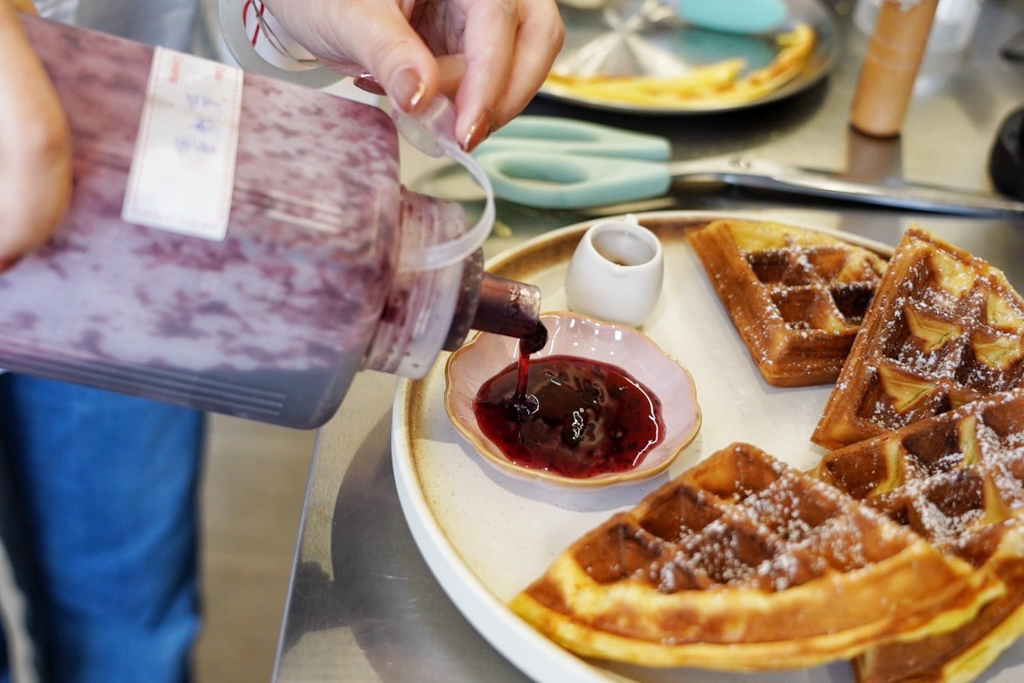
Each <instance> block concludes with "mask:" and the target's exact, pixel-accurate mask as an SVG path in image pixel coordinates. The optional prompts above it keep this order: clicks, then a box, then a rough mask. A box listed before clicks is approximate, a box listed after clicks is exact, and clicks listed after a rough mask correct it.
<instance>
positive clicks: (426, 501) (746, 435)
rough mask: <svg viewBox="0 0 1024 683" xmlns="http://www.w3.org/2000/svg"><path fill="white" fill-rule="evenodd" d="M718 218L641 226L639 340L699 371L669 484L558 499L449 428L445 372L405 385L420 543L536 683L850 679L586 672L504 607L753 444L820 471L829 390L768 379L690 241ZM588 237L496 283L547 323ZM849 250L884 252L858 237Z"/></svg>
mask: <svg viewBox="0 0 1024 683" xmlns="http://www.w3.org/2000/svg"><path fill="white" fill-rule="evenodd" d="M711 217H712V216H709V215H708V214H697V213H680V212H673V213H662V214H647V215H641V216H640V220H641V223H642V224H644V225H646V226H647V227H649V228H651V229H652V230H653V231H654V232H655V233H656V234H657V235H658V236H659V237H660V238H661V240H662V244H663V246H664V251H665V283H664V290H663V292H662V297H661V300H660V302H659V304H658V306H657V308H656V309H655V311H654V313H653V314H652V316H651V318H650V320H649V321H648V323H647V324H646V325H645V327H644V331H645V332H646V333H647V334H648V335H650V337H651V338H652V339H653V340H654V341H655V342H656V343H657V344H658V345H659V346H660V347H661V348H662V349H663V350H664V351H665V352H666V353H669V354H671V355H672V356H674V357H676V358H678V359H679V360H680V361H681V362H682V363H683V364H684V365H685V366H686V367H687V368H688V369H689V370H690V372H691V374H692V375H693V379H694V382H695V384H696V387H697V399H698V401H699V403H700V406H701V411H702V416H703V424H702V427H701V431H700V433H699V434H698V435H697V438H696V439H694V441H693V442H692V443H691V444H690V445H689V446H688V447H687V448H686V449H685V450H684V451H683V452H682V454H681V455H680V456H679V457H678V458H677V459H676V461H675V462H674V463H673V465H672V466H671V467H670V468H669V470H668V472H667V473H665V474H662V475H659V476H657V477H655V478H653V479H650V480H647V481H644V482H640V483H637V484H631V485H621V486H615V487H612V488H608V489H599V490H594V491H590V490H580V491H559V490H555V489H552V488H549V487H544V486H540V485H538V484H536V483H532V482H527V481H522V480H518V479H514V478H512V477H509V476H508V475H505V474H503V473H501V472H499V471H497V470H496V469H495V468H494V467H492V466H491V465H489V464H487V463H486V462H484V461H483V458H482V456H480V455H479V454H478V453H477V452H476V451H475V449H473V448H472V447H471V446H470V445H469V444H467V443H466V442H465V440H464V439H463V438H462V437H461V436H459V434H458V432H457V431H456V430H455V427H453V426H452V424H451V422H450V420H449V419H448V416H447V414H446V412H445V406H444V389H445V378H444V362H443V361H444V359H442V360H441V362H438V363H437V364H436V365H435V367H434V369H433V370H432V371H431V372H430V374H429V375H428V376H427V377H426V378H425V379H423V380H421V381H419V382H411V381H403V382H401V383H400V384H399V388H398V393H397V394H396V397H395V404H394V416H393V425H392V456H393V463H394V468H395V479H396V483H397V487H398V494H399V499H400V501H401V504H402V509H403V511H404V513H405V517H406V520H407V522H408V524H409V527H410V529H411V531H412V534H413V537H414V538H415V540H416V543H417V545H418V547H419V549H420V551H421V552H422V554H423V556H424V558H425V560H426V562H427V564H428V565H429V566H430V568H431V570H432V571H433V572H434V575H435V576H436V577H437V580H438V581H439V583H440V584H441V586H442V587H443V588H444V590H445V592H446V593H447V594H448V595H449V597H451V599H452V601H453V602H454V603H455V605H456V606H457V607H458V608H459V609H460V611H462V613H463V614H464V615H465V616H466V618H467V619H468V620H469V621H470V623H472V624H473V626H474V627H475V628H476V629H477V630H478V631H479V632H480V633H481V634H482V635H483V636H484V637H485V638H486V639H487V640H488V641H489V642H490V643H491V644H492V645H494V646H495V647H496V648H497V649H498V650H499V651H500V652H501V653H502V654H503V655H505V656H506V657H507V658H508V659H509V660H510V661H511V662H512V663H513V664H515V665H516V666H517V667H519V668H520V669H521V670H522V671H524V672H525V673H526V674H527V675H528V676H530V677H531V678H533V679H535V680H537V681H542V682H544V683H567V682H571V681H587V682H592V681H604V680H613V681H638V682H641V683H655V682H657V683H660V682H662V681H666V682H667V681H676V682H678V681H682V680H685V681H686V682H687V683H724V682H725V681H758V682H762V681H763V682H766V683H782V682H783V681H786V682H789V681H796V682H800V681H805V682H811V681H813V682H818V683H821V682H824V681H830V682H840V681H842V682H852V681H853V680H854V679H853V675H852V672H851V670H850V667H849V666H848V665H847V664H846V663H845V662H838V663H835V664H832V665H830V666H828V667H820V668H817V669H806V670H800V671H784V672H778V673H774V674H752V675H743V674H729V673H718V672H710V671H700V670H692V669H687V670H680V669H664V670H658V669H647V668H642V667H631V666H624V665H619V664H614V663H609V662H602V661H598V660H583V659H580V658H578V657H576V656H575V655H572V654H570V653H568V652H567V651H565V650H563V649H562V648H560V647H559V646H557V645H555V644H554V643H553V642H551V641H549V640H548V639H546V638H545V637H543V636H541V635H540V634H539V633H537V632H536V631H534V630H533V629H532V628H531V627H529V626H528V625H526V623H525V622H523V621H521V620H520V619H519V618H518V617H516V616H515V615H514V614H512V612H510V611H509V610H508V609H507V608H506V607H505V603H506V602H507V601H508V600H509V599H511V598H512V596H513V595H515V594H516V593H517V592H519V591H520V590H521V589H523V588H525V587H526V586H527V585H528V584H529V583H530V582H531V581H533V580H534V579H535V578H537V577H538V576H540V575H541V574H542V573H543V572H544V571H545V570H546V569H547V567H548V565H549V564H550V563H551V561H552V560H554V558H555V557H556V556H557V555H558V554H559V553H560V552H561V551H562V550H563V549H564V548H565V547H566V546H568V545H569V544H570V543H571V542H572V541H574V540H575V539H576V538H577V537H579V536H581V535H582V534H583V533H584V532H585V531H587V530H589V529H591V528H593V527H595V526H597V525H598V524H600V523H601V522H603V521H604V520H605V519H607V518H608V517H609V516H610V515H611V514H612V513H614V512H617V511H619V510H622V509H627V508H630V507H632V506H634V505H635V504H636V503H637V502H639V501H640V499H641V498H642V497H643V496H644V495H646V494H647V493H649V492H650V491H652V490H653V489H655V488H657V487H658V486H660V485H662V484H664V483H665V482H666V481H667V480H668V479H669V478H670V477H674V476H676V475H678V474H679V473H681V472H682V471H684V470H686V469H688V468H689V467H691V466H692V465H694V464H695V463H696V462H698V461H699V460H701V459H703V458H704V457H705V456H707V455H710V454H711V453H713V452H715V451H717V450H719V449H721V448H723V447H725V446H727V445H728V444H730V443H732V442H734V441H747V442H749V443H752V444H755V445H757V446H759V447H761V448H763V449H764V450H766V451H767V452H768V453H771V454H772V455H775V456H776V457H779V458H780V459H782V460H785V461H786V462H788V463H790V464H792V465H794V466H795V467H798V468H801V469H809V468H811V467H813V466H814V465H816V464H817V462H818V460H819V459H820V457H821V455H822V453H823V451H822V450H821V449H819V448H817V447H816V446H814V445H813V444H811V443H810V440H809V439H810V435H811V432H812V431H813V430H814V427H815V425H816V424H817V421H818V418H819V416H820V415H821V412H822V410H823V409H824V405H825V401H826V399H827V398H828V394H829V392H830V390H831V386H830V385H829V386H822V387H808V388H788V389H786V388H776V387H771V386H769V385H768V384H767V383H765V382H764V380H763V379H762V378H761V375H760V373H758V371H757V368H756V366H755V365H754V363H753V362H752V361H751V359H750V356H749V354H748V353H747V349H746V347H745V346H744V345H743V342H742V341H741V340H740V338H739V336H738V334H737V333H736V331H735V329H734V328H733V326H732V322H731V321H730V320H729V316H728V314H727V313H726V311H725V309H724V308H723V307H722V305H721V303H720V302H719V300H718V297H717V295H716V294H715V292H714V290H713V289H712V287H711V285H710V284H709V283H708V281H707V278H706V277H705V275H704V271H703V268H702V267H701V265H700V262H699V261H698V260H697V258H696V256H695V255H694V254H693V252H692V251H691V250H690V248H689V246H688V245H687V244H686V241H685V238H684V236H683V230H684V228H685V227H686V226H687V225H693V224H696V223H702V222H705V221H707V220H709V218H711ZM787 222H790V223H792V224H794V225H801V223H800V222H798V221H787ZM589 225H591V223H586V224H582V225H579V226H573V227H569V228H565V229H563V230H559V231H556V232H552V233H548V234H547V235H543V236H541V237H539V238H537V239H534V240H532V241H530V242H528V243H526V244H524V245H522V246H521V247H519V248H517V249H515V250H514V251H512V252H510V253H507V254H505V255H503V256H500V257H498V258H496V259H494V260H492V262H490V263H489V264H488V270H490V271H492V272H496V273H498V274H500V275H504V276H506V277H511V278H516V279H519V280H523V281H527V282H532V283H535V284H537V285H538V286H540V288H541V292H542V295H543V302H544V309H545V310H560V309H563V308H564V306H565V297H564V291H563V280H564V277H565V271H566V268H567V265H568V261H569V258H570V257H571V255H572V251H573V249H574V248H575V246H576V243H577V242H578V241H579V238H580V237H581V236H582V234H583V232H584V231H585V229H586V228H587V227H589ZM802 225H804V227H814V226H807V225H806V223H803V224H802ZM833 234H835V233H833ZM844 237H845V238H846V239H848V240H850V241H852V242H856V243H859V244H862V245H864V246H867V247H869V248H876V249H878V250H879V251H885V250H886V248H885V247H882V246H881V245H877V244H874V243H870V242H865V241H864V240H863V239H859V238H856V237H854V236H851V235H844ZM983 680H985V681H999V682H1004V681H1005V682H1006V683H1010V682H1011V681H1019V680H1024V644H1022V643H1018V644H1017V645H1016V646H1014V647H1013V648H1012V649H1011V650H1010V651H1008V652H1007V653H1005V654H1004V655H1003V657H1002V658H1001V659H1000V660H999V662H997V664H996V665H995V666H993V667H992V668H991V669H990V670H989V671H988V672H987V678H983Z"/></svg>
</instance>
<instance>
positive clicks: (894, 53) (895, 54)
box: [850, 0, 938, 137]
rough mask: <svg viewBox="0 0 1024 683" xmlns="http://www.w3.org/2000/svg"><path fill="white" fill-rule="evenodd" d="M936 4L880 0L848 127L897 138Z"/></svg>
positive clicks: (933, 1) (923, 0)
mask: <svg viewBox="0 0 1024 683" xmlns="http://www.w3.org/2000/svg"><path fill="white" fill-rule="evenodd" d="M937 5H938V0H920V2H917V3H914V4H911V3H910V2H906V0H903V1H902V2H901V1H900V0H883V2H882V6H881V8H880V10H879V13H878V21H877V23H876V24H875V31H874V34H873V35H872V37H871V43H870V44H869V45H868V51H867V55H866V56H865V57H864V66H863V68H862V69H861V73H860V81H859V82H858V84H857V91H856V93H855V95H854V98H853V107H852V110H851V112H850V124H851V125H852V126H853V127H854V128H856V129H857V130H859V131H861V132H862V133H866V134H868V135H874V136H876V137H892V136H894V135H898V134H899V132H900V127H901V126H902V125H903V117H904V116H905V115H906V113H907V108H908V106H909V105H910V98H911V95H912V94H913V92H914V81H915V80H916V78H917V73H918V71H919V70H920V68H921V62H922V61H923V59H924V50H925V47H926V46H927V44H928V34H929V32H930V31H931V27H932V20H933V19H934V18H935V8H936V6H937Z"/></svg>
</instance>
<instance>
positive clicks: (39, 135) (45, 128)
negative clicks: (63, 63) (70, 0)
mask: <svg viewBox="0 0 1024 683" xmlns="http://www.w3.org/2000/svg"><path fill="white" fill-rule="evenodd" d="M0 63H2V64H4V65H5V66H4V69H3V71H2V72H0V267H2V266H3V265H10V264H11V263H13V262H14V261H16V260H17V259H18V258H20V256H21V255H22V254H24V253H25V252H26V251H29V250H31V249H32V248H34V247H36V246H39V245H40V244H42V243H43V242H44V241H46V239H47V238H48V237H49V236H50V234H51V233H52V232H53V231H54V230H55V229H56V228H57V226H58V225H59V224H60V222H61V220H62V219H63V217H64V214H65V213H66V212H67V208H68V204H69V203H70V200H71V134H70V131H69V129H68V123H67V119H66V118H65V116H64V110H63V108H62V107H61V103H60V100H59V98H58V97H57V94H56V92H55V91H54V89H53V86H52V85H51V83H50V80H49V77H48V76H47V74H46V70H45V69H44V68H43V66H42V64H41V63H40V61H39V59H38V58H37V57H36V55H35V52H34V51H33V49H32V46H31V44H30V43H29V41H28V38H27V37H26V36H25V34H24V32H23V31H22V29H21V23H20V21H19V20H18V16H17V14H16V13H15V12H14V10H13V9H12V8H11V6H10V5H9V4H8V3H7V2H3V1H0Z"/></svg>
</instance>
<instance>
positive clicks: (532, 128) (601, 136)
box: [475, 116, 672, 161]
mask: <svg viewBox="0 0 1024 683" xmlns="http://www.w3.org/2000/svg"><path fill="white" fill-rule="evenodd" d="M508 150H514V151H525V150H536V151H541V152H549V153H558V152H561V153H566V154H582V155H585V156H609V157H628V158H630V159H649V160H651V161H666V160H668V158H669V157H671V156H672V144H671V143H670V142H669V141H668V140H667V139H666V138H663V137H659V136H657V135H648V134H646V133H634V132H632V131H627V130H621V129H618V128H611V127H609V126H602V125H600V124H597V123H587V122H585V121H573V120H571V119H562V118H558V117H555V116H520V117H519V118H516V119H513V120H512V121H510V122H509V123H508V124H506V125H505V126H504V127H502V128H501V129H499V130H498V131H497V132H496V133H494V135H492V136H491V137H489V138H488V139H487V140H486V141H484V142H483V143H482V144H481V145H480V146H479V147H478V148H477V150H476V152H475V154H476V156H478V157H482V156H483V155H485V154H489V153H491V152H495V151H508Z"/></svg>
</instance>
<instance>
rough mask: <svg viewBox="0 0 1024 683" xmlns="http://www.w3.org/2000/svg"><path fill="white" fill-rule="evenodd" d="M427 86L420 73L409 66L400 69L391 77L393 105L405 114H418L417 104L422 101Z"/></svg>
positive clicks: (390, 90)
mask: <svg viewBox="0 0 1024 683" xmlns="http://www.w3.org/2000/svg"><path fill="white" fill-rule="evenodd" d="M426 91H427V86H426V84H425V83H424V82H423V79H422V78H420V75H419V74H418V73H417V72H416V69H413V68H412V67H411V66H407V67H405V68H404V69H400V70H399V71H398V72H397V73H396V74H395V75H394V76H392V77H391V87H390V88H389V89H388V94H389V95H391V99H392V101H393V102H394V103H395V105H396V106H397V107H398V108H399V109H401V110H402V111H404V112H406V113H407V114H418V113H419V112H418V111H417V106H418V105H420V104H421V103H422V102H423V95H424V94H425V93H426Z"/></svg>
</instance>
